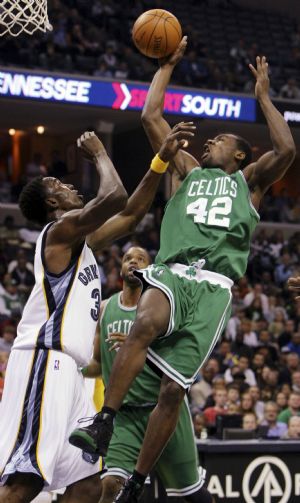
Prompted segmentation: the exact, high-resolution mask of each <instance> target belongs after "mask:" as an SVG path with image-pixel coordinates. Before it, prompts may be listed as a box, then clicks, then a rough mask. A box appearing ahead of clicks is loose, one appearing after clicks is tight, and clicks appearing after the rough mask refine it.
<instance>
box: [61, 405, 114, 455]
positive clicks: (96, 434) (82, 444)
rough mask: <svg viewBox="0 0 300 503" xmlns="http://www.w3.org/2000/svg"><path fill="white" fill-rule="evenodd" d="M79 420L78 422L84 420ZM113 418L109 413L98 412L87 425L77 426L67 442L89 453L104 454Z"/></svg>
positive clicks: (110, 433)
mask: <svg viewBox="0 0 300 503" xmlns="http://www.w3.org/2000/svg"><path fill="white" fill-rule="evenodd" d="M88 419H92V418H87V419H84V420H80V421H79V422H83V421H86V420H88ZM113 423H114V420H113V417H112V416H111V415H110V414H107V413H102V412H99V414H96V416H95V417H94V421H93V423H92V424H90V425H89V426H85V427H83V428H77V429H76V430H74V431H73V432H72V433H71V435H70V436H69V442H70V444H72V445H75V447H78V448H79V449H82V450H83V451H84V452H88V453H89V454H99V456H106V453H107V449H108V446H109V442H110V439H111V437H112V434H113V429H114V425H113Z"/></svg>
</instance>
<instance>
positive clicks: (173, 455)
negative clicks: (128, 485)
mask: <svg viewBox="0 0 300 503" xmlns="http://www.w3.org/2000/svg"><path fill="white" fill-rule="evenodd" d="M152 410H153V407H132V406H123V407H121V409H120V410H119V412H118V413H117V416H116V420H115V427H114V433H113V436H112V439H111V442H110V444H109V448H108V453H107V456H106V458H105V465H106V468H107V471H106V473H103V474H102V478H104V477H107V476H108V475H114V476H116V477H121V478H127V477H128V476H129V475H130V474H131V473H132V472H133V470H134V467H135V464H136V461H137V458H138V455H139V452H140V449H141V446H142V444H143V440H144V437H145V432H146V428H147V424H148V421H149V416H150V414H151V412H152ZM155 470H156V472H157V473H158V475H159V477H160V479H161V481H162V483H163V485H164V487H165V489H166V491H167V494H168V496H174V497H180V496H187V495H189V494H192V493H194V492H196V491H198V490H199V489H200V488H201V487H202V485H203V484H204V482H205V475H206V471H205V470H204V469H203V468H201V467H200V468H199V467H198V455H197V449H196V445H195V440H194V434H193V426H192V421H191V417H190V412H189V408H188V405H187V402H186V401H184V402H183V403H182V405H181V411H180V415H179V420H178V423H177V427H176V430H175V432H174V434H173V435H172V437H171V439H170V441H169V442H168V444H167V446H166V447H165V449H164V451H163V453H162V455H161V457H160V459H159V461H158V463H157V465H156V467H155Z"/></svg>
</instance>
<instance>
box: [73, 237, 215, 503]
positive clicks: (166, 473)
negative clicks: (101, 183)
mask: <svg viewBox="0 0 300 503" xmlns="http://www.w3.org/2000/svg"><path fill="white" fill-rule="evenodd" d="M149 263H150V261H149V255H148V253H147V251H146V250H144V249H143V248H139V247H132V248H130V249H129V250H128V251H127V252H126V253H125V255H124V257H123V260H122V270H121V275H122V278H123V290H122V291H121V292H119V293H116V294H114V295H112V297H110V298H109V299H107V300H104V301H103V302H102V304H101V310H100V324H99V333H98V334H97V337H96V339H95V348H94V356H93V359H92V361H91V362H90V364H89V365H88V366H87V367H85V368H84V369H83V374H84V375H85V376H86V377H97V376H102V378H103V380H104V384H105V386H106V385H107V384H108V381H109V375H110V372H111V368H112V365H113V361H114V358H115V356H116V350H117V349H118V347H119V345H120V344H122V342H123V341H124V340H125V339H126V337H127V335H128V333H129V331H130V328H131V326H132V324H133V322H134V320H135V316H136V309H137V303H138V301H139V298H140V295H141V291H142V287H141V282H140V281H139V280H138V279H137V278H136V276H135V275H134V270H137V269H143V268H146V267H148V266H149ZM160 383H161V378H160V377H159V376H158V375H157V374H156V373H154V371H153V370H151V368H150V367H149V366H148V365H147V364H146V365H145V367H144V369H143V371H142V372H141V373H140V374H139V376H138V377H137V378H136V379H135V380H134V382H133V384H132V386H131V388H130V390H129V392H128V393H127V395H126V397H125V399H124V401H123V404H122V407H121V408H120V410H119V411H118V413H117V416H116V420H115V428H114V433H113V436H112V439H111V442H110V445H109V449H108V452H107V456H106V458H105V464H106V467H107V472H105V473H104V474H103V476H102V477H103V485H102V488H103V491H102V497H101V500H100V503H112V502H113V500H114V498H115V496H116V495H117V493H118V492H119V490H120V489H121V485H122V482H125V480H126V479H127V478H128V476H129V475H131V474H132V473H133V470H134V466H135V463H136V460H137V457H138V455H139V452H140V449H141V446H142V443H143V439H144V436H145V432H146V429H147V424H148V420H149V416H150V414H151V412H152V411H153V409H154V407H155V406H156V404H157V400H158V396H159V390H160ZM197 458H198V456H197V450H196V445H195V440H194V434H193V426H192V422H191V417H190V412H189V408H188V404H187V403H186V401H184V402H183V403H182V405H181V408H180V413H179V420H178V424H177V427H176V430H175V433H174V435H173V436H172V438H171V439H170V441H169V443H168V444H167V446H166V448H165V449H164V451H163V453H162V455H161V457H160V459H159V460H158V462H157V464H156V467H155V468H156V471H157V473H158V475H159V476H160V479H161V481H162V482H163V485H164V487H165V489H166V492H167V494H168V496H171V497H172V496H174V497H183V498H185V501H189V497H190V496H191V495H195V493H196V494H197V495H198V498H199V499H198V501H199V502H200V501H201V502H207V503H209V502H211V501H212V499H211V496H210V494H209V493H208V491H207V489H206V488H205V487H204V486H203V484H204V481H205V470H204V469H203V468H199V467H198V459H197Z"/></svg>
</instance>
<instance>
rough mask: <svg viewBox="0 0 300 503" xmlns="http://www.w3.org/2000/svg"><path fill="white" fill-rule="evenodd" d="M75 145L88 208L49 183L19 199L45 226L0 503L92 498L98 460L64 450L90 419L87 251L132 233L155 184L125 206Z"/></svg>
mask: <svg viewBox="0 0 300 503" xmlns="http://www.w3.org/2000/svg"><path fill="white" fill-rule="evenodd" d="M191 129H192V126H191V125H190V124H184V123H181V124H180V125H178V126H175V128H174V129H173V130H172V131H171V133H170V134H169V135H168V136H167V138H166V140H165V142H164V143H163V145H162V147H161V149H160V152H159V154H160V156H161V157H162V158H164V159H165V160H169V159H171V158H173V156H174V155H175V154H176V153H177V151H178V149H179V148H180V147H182V146H183V142H184V140H183V139H182V138H185V137H189V136H191V135H192V134H193V133H192V132H191ZM79 146H81V147H82V148H83V149H84V150H85V151H87V152H88V153H89V154H91V155H92V157H93V159H94V162H95V164H96V166H97V170H98V172H99V175H100V177H101V185H100V188H99V191H98V195H97V197H96V198H95V199H94V200H93V201H90V202H89V203H88V204H87V205H86V206H85V207H84V208H83V203H82V199H81V197H80V196H78V194H77V191H75V190H73V187H72V186H70V185H65V184H62V183H61V182H60V181H59V180H57V179H55V178H44V179H42V178H39V179H35V180H34V181H33V182H31V183H30V184H28V186H26V187H25V189H24V192H23V194H22V195H21V197H20V207H21V209H22V211H23V213H24V215H25V216H26V217H27V218H28V219H29V220H33V221H36V222H39V223H42V224H45V223H47V222H49V223H48V224H47V225H46V227H45V228H44V229H43V231H42V233H41V235H40V236H39V238H38V242H37V246H36V255H35V264H34V269H35V279H36V284H35V286H34V288H33V291H32V293H31V295H30V297H29V299H28V302H27V304H26V306H25V309H24V312H23V316H22V320H21V322H20V324H19V327H18V337H17V339H16V341H15V344H14V346H13V350H12V352H11V355H10V359H9V364H8V368H7V372H6V379H5V386H4V392H3V398H2V404H1V416H0V431H1V432H2V433H3V434H2V435H1V436H0V477H1V478H0V484H4V486H3V487H2V488H1V487H0V503H27V502H30V501H31V500H32V499H33V498H34V497H35V496H36V495H37V494H38V493H39V492H40V491H41V490H42V489H43V488H45V489H47V490H55V489H59V488H61V487H65V486H67V490H66V492H65V494H64V497H63V501H64V503H67V502H68V503H79V502H80V503H93V502H94V501H98V499H99V493H100V488H99V480H100V479H99V476H98V473H99V471H100V470H101V467H100V466H99V463H98V460H97V457H96V458H95V457H93V456H90V455H86V454H83V453H82V452H81V451H80V450H79V449H76V448H75V447H74V446H72V445H71V444H69V443H68V437H69V435H70V433H71V431H73V430H74V427H75V426H76V425H77V421H78V419H79V418H81V417H86V416H93V415H94V413H95V411H94V409H93V406H92V405H91V402H90V400H89V397H88V396H87V393H86V391H85V388H84V384H83V378H82V374H81V372H80V371H79V370H78V368H79V367H81V366H84V365H87V364H88V363H89V361H90V358H91V355H92V352H93V340H94V334H95V328H96V323H97V320H98V315H99V308H100V302H101V293H100V292H101V287H100V278H99V272H98V267H97V263H96V261H95V258H94V255H93V253H92V251H91V249H90V247H91V248H92V249H93V250H98V249H101V248H103V247H105V246H107V245H108V244H109V243H110V242H111V241H112V240H114V239H115V238H117V237H118V238H119V237H121V236H122V235H126V234H128V233H130V232H131V231H132V230H133V229H134V228H135V226H136V224H137V223H138V222H139V221H140V220H141V219H142V217H143V216H144V215H145V213H146V212H147V211H148V209H149V207H150V205H151V203H152V201H153V197H154V195H155V193H156V190H157V188H158V186H159V183H160V180H161V175H160V174H158V173H157V172H156V171H154V170H152V169H150V170H148V172H147V174H146V175H145V176H144V178H143V180H142V182H141V183H140V184H139V186H138V187H137V189H136V191H135V192H134V193H133V195H132V196H131V197H130V198H129V200H128V202H127V204H126V201H127V197H126V196H127V195H126V192H125V190H124V188H123V186H122V184H121V181H120V179H119V177H118V175H117V173H116V171H115V169H114V167H113V165H112V163H111V161H110V159H109V157H108V156H107V153H106V151H105V149H104V147H103V145H102V143H101V142H100V140H99V139H98V138H97V137H96V136H95V134H94V133H85V134H84V135H82V137H81V138H80V140H79ZM125 204H126V207H125V208H124V206H125ZM123 208H124V209H123ZM118 211H119V213H118V214H117V215H114V214H115V213H117V212H118ZM112 215H114V216H112ZM110 217H111V218H110ZM86 237H87V240H86V241H85V239H86Z"/></svg>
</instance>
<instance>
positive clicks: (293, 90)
mask: <svg viewBox="0 0 300 503" xmlns="http://www.w3.org/2000/svg"><path fill="white" fill-rule="evenodd" d="M279 96H280V98H286V99H289V100H299V99H300V89H299V87H298V86H297V82H296V80H295V79H293V78H290V79H288V81H287V83H286V84H284V85H283V86H282V87H281V89H280V92H279Z"/></svg>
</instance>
